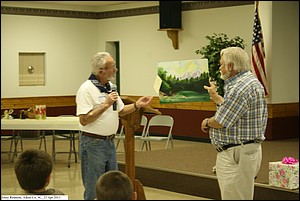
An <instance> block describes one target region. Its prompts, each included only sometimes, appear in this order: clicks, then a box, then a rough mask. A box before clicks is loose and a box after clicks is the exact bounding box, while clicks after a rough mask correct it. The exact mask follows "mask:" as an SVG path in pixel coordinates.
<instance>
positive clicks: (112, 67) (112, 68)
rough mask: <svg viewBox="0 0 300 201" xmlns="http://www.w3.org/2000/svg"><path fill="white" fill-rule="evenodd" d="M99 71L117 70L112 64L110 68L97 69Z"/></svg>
mask: <svg viewBox="0 0 300 201" xmlns="http://www.w3.org/2000/svg"><path fill="white" fill-rule="evenodd" d="M99 70H118V68H117V67H116V64H114V65H112V66H108V67H104V68H99Z"/></svg>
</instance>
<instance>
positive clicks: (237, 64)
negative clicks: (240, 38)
mask: <svg viewBox="0 0 300 201" xmlns="http://www.w3.org/2000/svg"><path fill="white" fill-rule="evenodd" d="M220 55H221V57H222V59H223V62H224V64H230V63H232V64H233V66H234V70H236V71H237V72H238V73H240V72H243V71H248V70H250V68H251V67H250V60H249V56H248V54H247V52H246V51H245V50H244V49H242V48H240V47H228V48H225V49H222V50H221V52H220Z"/></svg>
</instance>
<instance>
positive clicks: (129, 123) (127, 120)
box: [120, 96, 161, 200]
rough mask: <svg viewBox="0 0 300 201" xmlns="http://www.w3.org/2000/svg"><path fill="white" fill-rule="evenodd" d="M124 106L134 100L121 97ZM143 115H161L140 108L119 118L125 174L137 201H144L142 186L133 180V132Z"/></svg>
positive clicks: (148, 108) (146, 108) (157, 112)
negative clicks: (123, 139)
mask: <svg viewBox="0 0 300 201" xmlns="http://www.w3.org/2000/svg"><path fill="white" fill-rule="evenodd" d="M121 99H122V100H123V102H124V104H125V105H128V104H132V103H134V102H135V100H134V99H132V98H130V97H128V96H121ZM143 113H150V114H161V113H160V112H159V111H158V110H156V109H153V108H151V107H149V106H147V107H142V108H140V109H139V110H136V111H135V112H133V113H131V114H128V115H126V116H124V117H120V119H121V122H122V124H123V125H124V126H125V173H126V174H127V175H128V176H129V178H130V179H131V181H132V183H133V186H134V190H135V191H136V193H137V199H138V200H146V196H145V192H144V188H143V185H142V184H141V182H140V181H139V180H137V179H135V160H134V159H135V157H134V150H135V144H134V143H135V141H134V135H135V132H136V131H137V130H138V129H139V128H140V124H141V118H142V114H143Z"/></svg>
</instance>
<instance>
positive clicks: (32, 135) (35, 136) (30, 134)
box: [15, 130, 47, 154]
mask: <svg viewBox="0 0 300 201" xmlns="http://www.w3.org/2000/svg"><path fill="white" fill-rule="evenodd" d="M15 132H17V134H16V136H15V150H16V151H15V152H16V153H15V154H17V153H18V152H19V151H18V143H19V142H20V144H21V152H23V149H24V148H23V141H29V140H39V141H40V145H39V149H41V148H42V144H43V142H44V148H45V151H47V145H46V136H45V131H41V130H18V131H15Z"/></svg>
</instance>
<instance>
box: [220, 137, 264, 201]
mask: <svg viewBox="0 0 300 201" xmlns="http://www.w3.org/2000/svg"><path fill="white" fill-rule="evenodd" d="M261 161H262V149H261V144H260V143H251V144H246V145H240V146H236V147H232V148H229V149H227V150H225V151H222V152H219V153H218V155H217V161H216V169H217V170H216V174H217V178H218V183H219V187H220V191H221V198H222V200H253V196H254V178H255V177H256V176H257V173H258V171H259V169H260V165H261Z"/></svg>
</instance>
